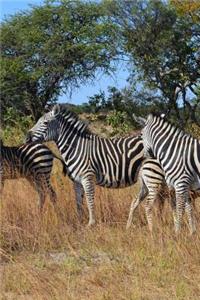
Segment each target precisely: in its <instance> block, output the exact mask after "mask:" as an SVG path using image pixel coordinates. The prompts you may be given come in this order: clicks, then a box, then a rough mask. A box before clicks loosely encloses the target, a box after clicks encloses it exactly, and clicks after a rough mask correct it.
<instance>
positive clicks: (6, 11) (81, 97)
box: [0, 0, 128, 104]
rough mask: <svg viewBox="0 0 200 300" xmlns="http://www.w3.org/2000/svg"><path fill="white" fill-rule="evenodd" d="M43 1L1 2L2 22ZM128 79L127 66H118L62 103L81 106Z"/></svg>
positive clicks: (99, 76) (63, 98) (64, 98)
mask: <svg viewBox="0 0 200 300" xmlns="http://www.w3.org/2000/svg"><path fill="white" fill-rule="evenodd" d="M42 3H43V1H42V0H28V1H27V0H0V5H1V10H0V11H1V14H0V20H1V21H2V20H3V19H4V18H5V17H7V16H9V15H12V14H15V13H17V12H20V11H23V10H27V9H29V8H30V5H40V4H42ZM127 77H128V70H127V66H126V65H124V64H118V66H117V70H116V74H115V75H112V76H105V75H103V74H99V75H98V76H97V78H96V79H95V80H94V82H91V83H90V84H87V85H82V86H80V88H77V89H74V90H73V91H72V93H71V95H70V94H69V93H67V94H65V95H61V96H60V98H59V101H60V102H70V103H73V104H81V103H83V102H87V101H88V96H92V95H94V94H95V93H98V92H99V91H100V90H102V91H105V92H107V87H108V86H115V87H117V88H119V89H120V88H122V87H124V86H125V85H127V82H126V79H127Z"/></svg>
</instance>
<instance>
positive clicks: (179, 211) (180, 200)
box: [175, 191, 188, 234]
mask: <svg viewBox="0 0 200 300" xmlns="http://www.w3.org/2000/svg"><path fill="white" fill-rule="evenodd" d="M184 193H187V195H185V196H184V194H183V193H178V192H177V191H176V218H175V232H176V233H177V234H178V233H179V232H180V229H181V223H182V219H183V213H184V210H185V202H186V197H188V192H187V191H184Z"/></svg>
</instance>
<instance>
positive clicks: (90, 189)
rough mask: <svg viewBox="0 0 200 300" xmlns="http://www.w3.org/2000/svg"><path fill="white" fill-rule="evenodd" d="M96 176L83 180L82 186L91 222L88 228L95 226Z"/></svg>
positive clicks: (89, 176)
mask: <svg viewBox="0 0 200 300" xmlns="http://www.w3.org/2000/svg"><path fill="white" fill-rule="evenodd" d="M94 184H95V183H94V176H93V175H88V176H87V177H84V178H83V179H82V185H83V188H84V191H85V195H86V201H87V206H88V210H89V222H88V226H92V225H94V224H95V215H94Z"/></svg>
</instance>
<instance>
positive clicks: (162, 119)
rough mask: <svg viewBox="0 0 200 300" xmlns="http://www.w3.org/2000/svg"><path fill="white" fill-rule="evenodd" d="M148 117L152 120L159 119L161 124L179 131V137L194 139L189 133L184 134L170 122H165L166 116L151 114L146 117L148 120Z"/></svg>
mask: <svg viewBox="0 0 200 300" xmlns="http://www.w3.org/2000/svg"><path fill="white" fill-rule="evenodd" d="M149 117H152V118H153V120H155V118H156V119H159V120H161V121H162V122H163V124H166V123H167V124H168V125H170V126H171V128H172V129H174V130H179V134H181V136H188V137H191V138H193V139H196V138H195V137H193V136H192V135H191V134H190V133H188V132H185V131H184V130H183V129H182V128H179V127H178V126H176V125H174V124H172V123H171V122H169V121H168V120H166V116H164V117H162V116H160V115H158V114H157V113H151V114H149V115H148V118H149Z"/></svg>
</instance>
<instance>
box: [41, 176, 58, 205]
mask: <svg viewBox="0 0 200 300" xmlns="http://www.w3.org/2000/svg"><path fill="white" fill-rule="evenodd" d="M43 189H44V190H47V191H48V193H49V197H50V201H51V203H52V204H53V205H54V206H55V205H56V202H57V195H56V192H55V191H54V189H53V187H52V185H51V180H50V177H49V176H47V177H45V178H44V184H43Z"/></svg>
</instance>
